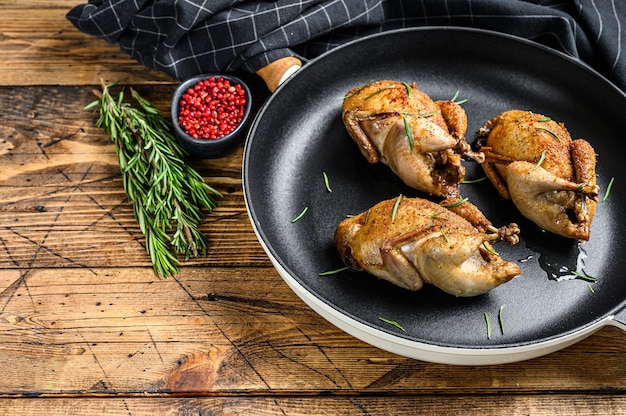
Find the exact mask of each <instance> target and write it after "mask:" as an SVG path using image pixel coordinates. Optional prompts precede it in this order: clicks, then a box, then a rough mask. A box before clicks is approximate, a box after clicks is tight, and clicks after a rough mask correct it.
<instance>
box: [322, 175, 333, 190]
mask: <svg viewBox="0 0 626 416" xmlns="http://www.w3.org/2000/svg"><path fill="white" fill-rule="evenodd" d="M322 175H323V176H324V185H326V190H327V191H328V192H332V191H333V190H332V189H330V182H329V181H328V175H327V174H326V172H322Z"/></svg>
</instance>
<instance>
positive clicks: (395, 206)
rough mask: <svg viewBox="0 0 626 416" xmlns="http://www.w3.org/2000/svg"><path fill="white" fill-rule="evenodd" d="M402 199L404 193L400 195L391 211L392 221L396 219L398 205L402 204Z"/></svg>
mask: <svg viewBox="0 0 626 416" xmlns="http://www.w3.org/2000/svg"><path fill="white" fill-rule="evenodd" d="M401 200H402V194H400V195H398V198H397V199H396V202H395V204H393V211H391V222H394V221H395V220H396V214H397V213H398V206H399V205H400V201H401Z"/></svg>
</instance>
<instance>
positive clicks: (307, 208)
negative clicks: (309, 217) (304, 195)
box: [291, 207, 309, 223]
mask: <svg viewBox="0 0 626 416" xmlns="http://www.w3.org/2000/svg"><path fill="white" fill-rule="evenodd" d="M308 210H309V207H304V209H303V210H302V212H300V213H299V214H298V216H297V217H296V218H294V219H293V220H291V222H292V223H294V222H296V221H298V220H299V219H300V218H302V217H304V214H306V212H307V211H308Z"/></svg>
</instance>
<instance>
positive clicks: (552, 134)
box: [537, 127, 561, 143]
mask: <svg viewBox="0 0 626 416" xmlns="http://www.w3.org/2000/svg"><path fill="white" fill-rule="evenodd" d="M537 130H542V131H545V132H546V133H548V134H550V135H551V136H552V137H554V138H555V139H556V141H557V142H559V143H561V138H560V137H559V135H558V134H556V133H555V132H553V131H552V130H549V129H544V128H543V127H537Z"/></svg>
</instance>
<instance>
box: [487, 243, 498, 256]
mask: <svg viewBox="0 0 626 416" xmlns="http://www.w3.org/2000/svg"><path fill="white" fill-rule="evenodd" d="M483 247H484V248H485V250H487V251H488V252H490V253H491V254H493V255H496V256H499V254H498V252H497V251H495V250H494V249H493V248H491V247H490V246H488V245H487V242H486V241H485V242H484V243H483Z"/></svg>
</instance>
